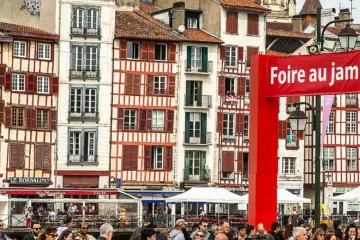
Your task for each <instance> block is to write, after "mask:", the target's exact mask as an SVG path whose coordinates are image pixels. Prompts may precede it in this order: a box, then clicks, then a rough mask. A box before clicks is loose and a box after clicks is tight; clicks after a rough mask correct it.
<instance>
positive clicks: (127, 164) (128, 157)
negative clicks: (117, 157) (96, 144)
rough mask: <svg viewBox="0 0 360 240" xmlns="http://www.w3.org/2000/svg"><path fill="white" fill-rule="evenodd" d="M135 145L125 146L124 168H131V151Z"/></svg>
mask: <svg viewBox="0 0 360 240" xmlns="http://www.w3.org/2000/svg"><path fill="white" fill-rule="evenodd" d="M132 147H133V146H124V145H123V152H122V170H125V171H126V170H131V151H132Z"/></svg>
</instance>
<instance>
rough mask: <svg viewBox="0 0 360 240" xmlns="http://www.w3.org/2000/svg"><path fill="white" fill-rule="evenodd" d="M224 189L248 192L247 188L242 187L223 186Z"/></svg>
mask: <svg viewBox="0 0 360 240" xmlns="http://www.w3.org/2000/svg"><path fill="white" fill-rule="evenodd" d="M225 189H226V190H228V191H230V192H248V191H249V190H248V188H244V187H225Z"/></svg>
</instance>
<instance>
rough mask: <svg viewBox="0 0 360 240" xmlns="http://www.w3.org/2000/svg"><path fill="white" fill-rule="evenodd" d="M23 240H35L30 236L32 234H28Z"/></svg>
mask: <svg viewBox="0 0 360 240" xmlns="http://www.w3.org/2000/svg"><path fill="white" fill-rule="evenodd" d="M23 240H35V238H34V236H33V235H32V233H29V234H28V235H26V236H25V237H24V238H23Z"/></svg>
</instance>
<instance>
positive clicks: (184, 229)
mask: <svg viewBox="0 0 360 240" xmlns="http://www.w3.org/2000/svg"><path fill="white" fill-rule="evenodd" d="M182 232H183V234H184V238H185V240H192V239H191V237H190V235H189V233H188V232H187V231H186V228H183V229H182Z"/></svg>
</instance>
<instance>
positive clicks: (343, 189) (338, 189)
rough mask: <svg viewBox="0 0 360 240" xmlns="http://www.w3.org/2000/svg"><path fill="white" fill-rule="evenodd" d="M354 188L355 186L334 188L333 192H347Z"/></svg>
mask: <svg viewBox="0 0 360 240" xmlns="http://www.w3.org/2000/svg"><path fill="white" fill-rule="evenodd" d="M352 190H354V188H334V190H333V193H347V192H351V191H352Z"/></svg>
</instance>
